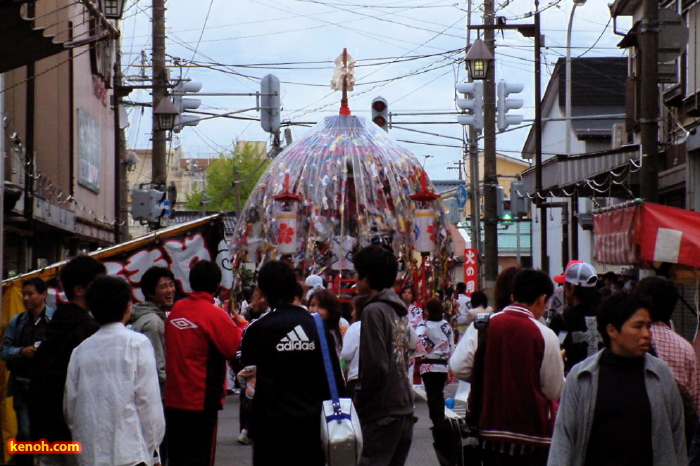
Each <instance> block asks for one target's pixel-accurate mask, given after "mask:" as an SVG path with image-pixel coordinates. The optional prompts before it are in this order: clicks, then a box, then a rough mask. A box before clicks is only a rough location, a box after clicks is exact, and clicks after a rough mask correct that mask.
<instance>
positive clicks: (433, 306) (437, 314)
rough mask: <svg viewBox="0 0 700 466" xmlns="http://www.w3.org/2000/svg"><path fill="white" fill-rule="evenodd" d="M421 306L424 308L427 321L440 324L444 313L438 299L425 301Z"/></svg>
mask: <svg viewBox="0 0 700 466" xmlns="http://www.w3.org/2000/svg"><path fill="white" fill-rule="evenodd" d="M423 306H424V307H425V312H426V314H428V320H429V321H431V322H440V321H441V320H442V319H443V318H444V316H445V313H444V310H443V309H442V303H441V302H440V300H439V299H437V298H431V299H429V300H427V301H426V302H425V304H424V305H423Z"/></svg>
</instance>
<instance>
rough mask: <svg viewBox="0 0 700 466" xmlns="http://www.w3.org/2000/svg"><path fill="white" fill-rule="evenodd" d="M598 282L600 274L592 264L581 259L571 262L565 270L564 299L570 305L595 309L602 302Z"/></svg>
mask: <svg viewBox="0 0 700 466" xmlns="http://www.w3.org/2000/svg"><path fill="white" fill-rule="evenodd" d="M557 277H558V275H557ZM555 278H556V277H555ZM597 283H598V274H597V273H596V270H595V269H594V268H593V266H592V265H591V264H588V263H586V262H580V261H579V262H576V263H574V264H570V265H569V267H567V269H566V271H565V272H564V299H565V300H566V302H567V303H569V305H575V304H581V305H583V306H586V307H590V308H592V309H595V308H596V307H597V306H598V303H599V302H600V292H599V291H598V288H597V287H596V285H597Z"/></svg>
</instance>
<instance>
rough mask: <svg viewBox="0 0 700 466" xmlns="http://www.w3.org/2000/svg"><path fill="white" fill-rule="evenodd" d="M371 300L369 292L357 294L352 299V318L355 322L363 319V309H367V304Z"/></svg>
mask: <svg viewBox="0 0 700 466" xmlns="http://www.w3.org/2000/svg"><path fill="white" fill-rule="evenodd" d="M367 301H369V295H368V294H361V295H357V296H355V297H354V298H353V299H352V320H353V322H360V321H361V320H362V311H364V310H365V306H366V305H367Z"/></svg>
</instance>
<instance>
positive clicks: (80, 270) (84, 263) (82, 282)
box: [59, 254, 107, 301]
mask: <svg viewBox="0 0 700 466" xmlns="http://www.w3.org/2000/svg"><path fill="white" fill-rule="evenodd" d="M106 273H107V267H105V265H104V264H103V263H102V262H100V261H98V260H97V259H95V258H94V257H91V256H87V255H85V254H80V255H78V256H75V257H74V258H73V259H71V260H70V261H68V263H66V265H64V266H63V267H61V271H60V272H59V276H60V278H61V286H62V287H63V291H64V293H66V297H67V298H68V301H73V298H74V297H75V287H76V286H82V287H83V288H86V289H87V287H88V285H89V284H90V282H92V281H93V280H94V279H95V277H97V276H98V275H104V274H106Z"/></svg>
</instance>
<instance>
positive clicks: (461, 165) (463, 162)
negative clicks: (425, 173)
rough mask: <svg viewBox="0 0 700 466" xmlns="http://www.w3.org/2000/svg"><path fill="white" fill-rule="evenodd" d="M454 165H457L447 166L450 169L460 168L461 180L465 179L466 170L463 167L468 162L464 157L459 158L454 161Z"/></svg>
mask: <svg viewBox="0 0 700 466" xmlns="http://www.w3.org/2000/svg"><path fill="white" fill-rule="evenodd" d="M453 165H457V166H456V167H447V169H448V170H459V181H464V176H463V173H464V170H462V167H464V166H465V165H466V162H465V161H464V159H459V160H458V161H456V162H453Z"/></svg>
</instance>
